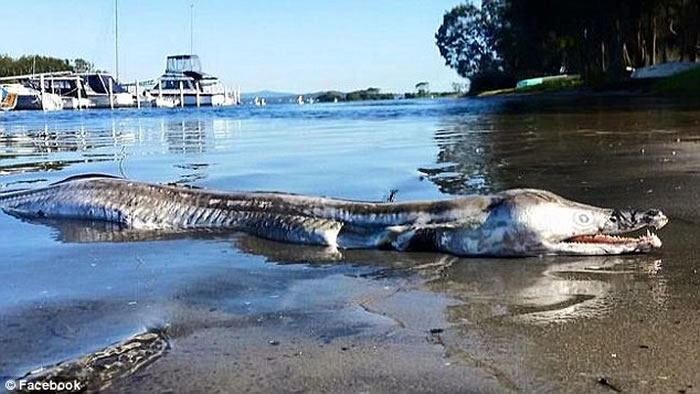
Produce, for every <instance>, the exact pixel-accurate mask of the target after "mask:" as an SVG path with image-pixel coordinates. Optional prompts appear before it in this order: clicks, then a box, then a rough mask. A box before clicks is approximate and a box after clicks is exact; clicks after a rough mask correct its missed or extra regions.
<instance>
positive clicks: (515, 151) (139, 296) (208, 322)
mask: <svg viewBox="0 0 700 394" xmlns="http://www.w3.org/2000/svg"><path fill="white" fill-rule="evenodd" d="M697 107H698V106H697V105H695V104H693V103H673V102H667V101H661V100H656V99H640V98H637V99H632V98H629V97H617V98H589V99H586V100H581V99H575V98H569V99H564V98H556V99H552V100H547V99H522V98H517V99H514V98H503V99H500V98H495V99H488V100H434V101H397V102H377V103H360V104H334V105H306V106H295V105H270V106H267V107H262V108H255V107H240V108H206V109H205V108H201V109H175V110H151V109H144V110H116V111H99V110H95V111H85V112H70V111H64V112H57V113H38V112H10V113H2V114H0V175H1V177H0V191H1V192H6V191H12V190H18V189H23V188H32V187H38V186H42V185H46V184H48V183H51V182H55V181H58V180H61V179H63V178H65V177H67V176H70V175H75V174H82V173H109V174H115V175H122V176H126V177H128V178H132V179H136V180H142V181H148V182H163V183H171V182H174V183H178V184H185V185H192V186H198V187H205V188H211V189H219V190H278V191H286V192H296V193H304V194H312V195H327V196H333V197H341V198H351V199H364V200H382V199H385V198H387V196H388V195H389V194H390V193H391V191H392V190H394V189H396V190H398V193H397V195H396V199H397V200H413V199H434V198H441V197H448V196H450V195H456V194H470V193H488V192H491V191H497V190H502V189H506V188H512V187H521V186H527V187H535V188H542V189H549V190H552V191H554V192H557V193H559V194H562V195H565V196H567V197H569V198H571V199H574V200H580V201H585V202H589V203H592V204H596V205H604V206H613V207H626V206H630V205H631V206H637V207H641V208H644V207H657V208H661V209H663V210H664V211H665V212H666V213H667V215H668V216H669V217H670V219H671V223H670V224H669V226H668V227H667V228H666V229H664V230H662V231H661V233H660V235H661V238H662V240H663V241H664V243H665V245H664V248H663V249H662V250H661V251H658V252H655V253H653V254H652V255H649V256H627V257H619V258H609V259H601V258H583V259H571V258H558V259H557V258H547V259H515V260H489V259H457V258H453V257H449V256H442V255H432V254H411V255H409V254H405V253H392V252H381V251H352V252H345V253H343V254H342V255H337V254H328V253H326V252H325V251H323V250H322V249H318V248H312V247H303V246H294V245H283V244H278V243H274V242H269V241H263V240H258V239H255V238H252V237H248V236H243V235H232V236H201V235H197V236H194V235H193V236H182V237H175V238H170V239H146V240H140V239H129V238H128V237H126V238H125V237H119V236H115V235H114V234H113V233H111V232H110V231H109V229H100V228H85V227H84V226H82V225H80V224H76V223H68V224H66V223H58V224H56V223H53V224H52V223H45V224H38V223H29V222H22V221H19V220H17V219H16V218H13V217H10V216H7V215H5V214H0V234H2V240H3V242H2V243H0V256H2V258H1V260H0V270H1V271H0V272H2V279H3V286H0V377H4V378H8V377H15V376H20V375H22V374H23V373H25V372H27V371H29V370H31V369H33V368H35V367H38V366H41V365H47V364H52V363H55V362H59V361H61V360H65V359H68V358H74V357H77V356H79V355H82V354H85V353H87V352H91V351H95V350H97V349H100V348H101V347H104V346H106V345H108V344H110V343H113V342H115V341H118V340H120V339H123V338H125V337H127V336H129V335H131V334H133V333H136V332H139V331H142V330H143V329H144V328H147V327H153V326H164V325H167V326H170V327H173V330H174V331H175V332H180V334H179V335H180V336H179V338H185V337H188V335H190V334H191V333H192V332H197V331H198V330H200V329H202V328H211V327H212V325H213V326H215V327H221V324H223V326H226V327H228V326H227V324H228V325H230V326H231V327H233V326H236V327H239V326H246V327H247V326H248V325H250V324H253V325H254V324H257V323H255V322H258V323H259V322H260V321H262V320H264V321H269V320H270V319H272V317H271V316H275V318H276V319H277V318H278V319H280V320H279V321H280V322H281V323H279V324H281V326H280V325H273V326H274V329H272V328H269V327H268V328H265V327H267V326H264V327H262V326H261V327H262V328H260V330H261V331H260V332H262V333H263V334H262V335H261V336H262V338H260V339H259V341H258V342H259V343H258V345H260V346H267V342H268V338H267V336H266V335H268V334H266V333H268V332H274V333H276V334H275V335H286V334H285V333H289V332H298V331H299V332H307V331H308V330H310V331H311V332H312V334H309V335H307V336H305V337H304V338H305V340H307V341H310V343H311V344H309V343H306V342H304V343H306V345H305V346H306V348H305V349H307V348H308V347H310V346H314V345H313V344H321V345H323V344H326V345H327V344H329V343H331V344H332V343H335V342H338V341H340V342H343V341H344V340H345V341H347V340H350V339H352V341H356V342H357V343H364V342H368V341H369V342H371V343H374V342H372V341H370V340H367V338H366V337H367V336H368V335H369V336H370V337H372V338H375V337H376V335H379V334H376V332H384V331H383V330H388V331H387V332H394V331H392V330H394V329H395V327H400V328H401V329H402V330H405V329H408V332H409V333H411V332H413V333H414V334H415V333H416V332H418V333H422V334H420V335H418V336H417V337H416V338H417V339H416V338H413V340H415V341H418V342H420V341H422V340H423V339H422V338H423V334H424V333H425V332H428V331H429V330H430V329H431V328H432V325H431V324H443V325H444V326H445V327H450V329H449V330H446V331H445V332H444V334H442V335H441V337H440V340H439V341H438V342H440V349H441V350H439V353H440V354H444V357H447V358H448V359H450V360H455V362H457V363H461V364H462V365H466V366H467V367H469V368H474V369H476V370H480V371H483V372H484V373H485V376H486V378H485V380H480V379H481V378H480V377H478V376H477V375H478V373H477V372H474V374H473V375H472V376H473V377H474V380H473V385H472V386H471V387H472V388H485V387H487V386H486V385H487V384H492V382H491V381H490V380H489V379H488V378H489V377H494V378H495V382H496V384H497V385H496V387H497V389H496V390H498V388H503V389H513V390H515V389H534V388H540V389H543V388H544V389H557V388H558V389H560V388H562V387H564V386H567V387H568V388H569V389H571V388H572V387H573V388H574V389H576V388H579V389H580V388H585V389H590V388H593V387H597V386H596V379H597V377H598V376H607V377H609V378H610V380H611V381H614V382H615V383H616V384H617V385H619V386H621V387H623V388H625V389H632V390H636V391H639V390H641V391H645V390H652V391H654V390H657V389H659V388H663V389H664V390H666V389H673V390H675V389H680V388H682V387H685V389H686V390H687V389H689V388H688V387H686V386H688V385H691V386H693V385H694V386H693V387H698V385H699V384H700V381H698V377H697V375H696V372H695V371H697V369H698V366H700V359H698V357H700V356H699V354H700V352H697V349H698V348H699V347H698V346H700V344H699V343H698V342H697V328H696V327H697V325H696V323H698V318H699V316H698V313H697V312H698V307H699V306H700V293H698V292H697V286H698V284H700V279H698V276H697V268H699V267H698V263H697V261H696V258H695V256H696V253H697V250H698V249H696V248H697V246H696V240H695V239H696V234H697V231H698V223H700V214H699V213H698V207H697V204H696V201H697V199H698V195H699V194H698V193H700V187H698V186H696V185H697V184H698V182H697V178H698V173H700V155H699V154H698V153H697V151H698V143H699V142H700V111H698V110H697V109H695V108H697ZM409 293H410V294H412V295H411V296H410V297H409V296H405V294H409ZM397 294H404V295H403V296H398V295H397ZM368 297H375V298H377V299H382V300H383V301H382V302H378V303H377V305H379V306H376V310H375V309H373V308H374V307H370V306H368V305H369V304H367V302H365V301H358V300H366V299H367V298H368ZM392 297H393V298H392ZM401 297H404V298H405V300H404V298H401ZM389 299H393V300H394V301H391V302H389V301H387V300H389ZM358 305H359V306H360V307H358V308H355V307H357V306H358ZM330 316H332V317H330ZM260 319H262V320H260ZM285 319H287V320H285ZM212 321H215V322H219V323H215V322H214V323H212ZM221 321H225V322H227V323H225V324H224V323H220V322H221ZM275 321H277V320H275ZM290 321H292V322H295V323H290ZM234 322H235V323H234ZM397 322H398V323H397ZM676 322H679V323H676ZM217 324H219V325H218V326H217ZM261 324H262V323H261ZM392 327H394V328H392ZM307 329H308V330H307ZM266 330H267V331H266ZM314 330H315V331H314ZM411 330H413V331H411ZM399 331H400V330H399ZM401 332H403V331H401ZM664 332H673V334H674V338H675V341H673V342H672V343H668V342H669V341H668V339H667V337H668V336H667V335H665V334H664ZM626 333H634V335H633V338H632V339H630V338H629V337H626ZM375 334H376V335H375ZM382 335H384V334H382ZM403 335H407V337H410V338H412V337H411V336H410V335H409V334H406V333H404V334H403ZM175 338H176V340H177V338H178V336H177V335H175ZM348 338H350V339H348ZM382 338H384V337H382ZM375 339H376V338H375ZM373 340H374V339H373ZM202 341H204V340H202ZM224 341H225V340H224ZM228 341H229V342H227V343H229V344H231V343H232V342H230V341H233V340H232V339H231V338H229V339H228ZM241 341H243V340H241ZM299 341H300V342H303V341H301V340H299ZM387 341H388V340H387ZM205 342H206V341H205ZM234 342H235V341H234ZM244 342H245V343H248V344H252V345H251V346H253V345H255V344H256V341H255V340H254V339H250V338H249V339H246V340H245V341H244ZM628 342H629V343H628ZM637 342H639V343H637ZM642 342H644V343H642ZM388 343H389V345H391V346H394V345H396V343H394V342H391V341H388ZM401 343H403V342H400V341H399V344H401ZM405 343H414V342H411V340H409V339H406V342H405ZM405 343H404V345H405ZM379 344H380V345H381V344H387V342H381V341H380V342H379ZM389 345H387V346H389ZM641 345H644V346H646V348H643V347H640V346H641ZM657 345H658V346H657ZM182 346H183V347H184V348H186V349H193V351H195V352H196V351H197V348H196V345H192V344H189V345H184V344H183V345H182ZM187 346H189V347H187ZM373 346H375V345H373ZM571 349H577V352H578V353H576V354H575V355H572V354H571ZM640 349H641V350H640ZM649 349H652V350H654V351H655V353H654V354H655V356H654V357H661V358H663V359H665V360H666V362H665V363H664V365H663V366H662V367H654V368H652V366H651V365H653V359H654V357H652V356H648V354H649V353H651V351H652V350H649ZM200 350H201V349H200ZM647 350H649V351H647ZM645 351H646V352H645ZM245 352H248V353H246V354H250V350H246V351H245ZM397 352H398V351H397ZM640 352H641V353H640ZM611 354H614V355H615V356H614V357H613V356H611ZM259 356H260V361H259V364H256V365H258V366H259V365H260V364H263V363H266V362H267V361H265V360H267V358H266V357H263V356H262V355H259ZM323 357H327V355H326V356H319V358H321V359H324V358H323ZM415 357H416V361H417V362H418V361H420V362H421V363H425V362H426V360H423V359H422V358H420V357H418V356H415ZM425 357H427V356H425ZM441 357H442V356H441ZM171 358H172V359H173V360H177V355H176V352H175V351H174V355H172V356H171ZM167 359H168V356H166V357H165V359H164V360H163V361H160V362H157V363H156V364H155V365H154V366H153V371H154V372H153V374H157V373H160V374H161V376H162V374H167V373H168V372H167V371H168V368H167V367H163V365H165V366H167V365H168V364H167V362H166V361H167ZM370 359H371V357H370ZM475 360H476V361H475ZM209 361H210V362H211V360H209ZM268 361H269V360H268ZM428 361H435V360H434V359H429V360H428ZM438 361H439V359H438ZM173 362H176V361H173ZM360 362H363V363H366V362H367V359H366V358H360ZM439 362H440V363H442V361H439ZM205 364H206V362H205ZM409 364H410V363H409ZM435 365H436V368H438V366H440V367H442V364H439V365H438V364H435ZM159 368H161V370H160V372H158V371H159ZM249 368H251V369H254V368H253V367H249ZM310 368H312V369H313V368H321V370H320V372H318V374H321V375H323V367H310ZM406 368H410V365H407V366H406ZM553 371H554V372H553ZM273 372H274V369H273V370H272V371H271V373H273ZM652 375H653V376H652ZM430 376H433V378H436V377H439V376H441V375H439V373H438V372H437V370H436V371H435V374H434V375H430ZM4 378H3V379H4ZM418 378H420V376H419V377H418ZM144 379H146V380H147V381H148V382H150V383H148V384H150V385H152V386H153V387H154V389H158V388H161V389H162V388H164V387H165V386H166V385H165V384H164V383H163V382H161V381H158V380H157V379H151V380H148V379H147V378H144ZM241 379H246V378H243V377H241V378H239V379H238V380H237V382H238V383H240V382H241ZM248 379H249V380H251V381H253V380H254V379H252V378H250V377H248ZM425 379H427V380H426V382H429V381H430V378H428V377H426V378H425ZM367 380H368V381H369V380H371V379H367ZM139 382H140V384H144V383H143V380H141V381H139ZM443 382H449V380H447V379H446V380H444V381H443ZM489 382H491V383H489ZM365 383H366V382H365ZM256 384H257V383H256ZM299 384H300V385H301V386H300V387H302V388H304V387H305V386H303V384H301V383H299ZM316 384H318V385H319V386H316V387H317V388H318V387H331V388H332V386H324V385H323V384H325V383H323V384H322V383H319V382H316ZM406 384H407V383H406ZM247 387H249V388H250V389H253V390H255V389H259V390H263V389H269V388H271V387H272V388H274V387H275V386H274V385H273V386H256V385H251V386H247ZM371 387H381V388H385V389H386V388H387V387H385V386H371ZM413 387H414V390H417V389H416V387H421V386H413ZM444 387H445V388H454V387H455V386H449V385H447V383H445V386H444ZM456 387H459V386H456ZM180 388H181V387H180ZM305 388H307V389H308V388H309V387H308V386H307V387H305ZM388 388H389V389H392V388H394V389H396V387H393V386H392V387H388Z"/></svg>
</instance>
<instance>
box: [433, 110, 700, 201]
mask: <svg viewBox="0 0 700 394" xmlns="http://www.w3.org/2000/svg"><path fill="white" fill-rule="evenodd" d="M651 111H652V115H650V113H649V112H650V110H649V109H643V110H638V109H634V108H629V109H628V110H627V111H624V112H611V111H604V110H600V111H593V112H584V111H580V112H576V113H547V112H545V113H520V112H517V111H516V112H507V111H506V112H502V113H489V114H484V115H481V116H474V115H459V116H446V117H443V118H442V119H441V121H440V123H439V125H438V127H437V128H436V130H435V132H434V141H435V144H436V146H437V148H438V153H437V155H436V157H435V164H433V165H431V166H424V167H422V168H420V169H419V171H420V172H421V173H422V174H424V176H425V177H426V178H428V179H430V180H431V181H432V182H434V183H435V184H436V185H437V186H438V187H439V188H440V190H441V191H442V192H444V193H449V194H469V193H478V192H490V191H497V190H502V189H506V188H512V187H522V186H529V187H539V188H549V189H554V190H557V191H559V192H561V193H568V194H573V195H579V194H581V192H582V191H585V190H588V189H594V188H605V187H608V186H609V185H610V184H611V183H615V184H617V185H620V181H621V180H622V181H623V182H624V184H625V185H626V186H629V185H630V184H633V185H634V183H640V182H643V179H645V178H648V177H653V176H654V175H657V174H658V173H659V171H660V170H664V171H668V170H671V171H678V172H680V171H687V170H688V168H689V167H690V168H693V169H697V168H699V167H700V156H698V155H697V154H696V153H695V152H696V149H695V147H694V145H695V142H694V141H695V140H696V139H697V137H698V129H697V122H696V120H693V119H697V118H696V116H697V113H696V112H674V116H668V115H667V114H666V113H665V112H663V111H661V110H659V109H653V110H651ZM656 111H658V114H657V112H656ZM650 116H651V117H654V122H650V121H649V118H650ZM640 179H641V180H642V181H640ZM646 189H648V188H646ZM646 189H645V191H646Z"/></svg>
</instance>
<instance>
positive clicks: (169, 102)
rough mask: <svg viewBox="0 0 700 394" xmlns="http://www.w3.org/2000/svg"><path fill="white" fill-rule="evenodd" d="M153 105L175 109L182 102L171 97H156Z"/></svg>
mask: <svg viewBox="0 0 700 394" xmlns="http://www.w3.org/2000/svg"><path fill="white" fill-rule="evenodd" d="M153 103H154V105H155V106H156V107H158V108H175V107H177V106H178V105H180V100H177V99H173V98H171V97H156V99H155V100H154V102H153Z"/></svg>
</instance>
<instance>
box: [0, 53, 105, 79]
mask: <svg viewBox="0 0 700 394" xmlns="http://www.w3.org/2000/svg"><path fill="white" fill-rule="evenodd" d="M58 71H71V72H78V73H83V72H97V70H95V66H94V65H93V64H92V63H90V62H89V61H87V60H85V59H80V58H78V59H74V60H72V61H71V60H69V59H59V58H55V57H50V56H39V55H28V56H27V55H25V56H20V57H18V58H13V57H11V56H9V55H0V77H9V76H13V75H24V74H38V73H47V72H58Z"/></svg>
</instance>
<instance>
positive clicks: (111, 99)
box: [109, 78, 114, 109]
mask: <svg viewBox="0 0 700 394" xmlns="http://www.w3.org/2000/svg"><path fill="white" fill-rule="evenodd" d="M113 90H114V88H113V87H112V78H109V108H111V109H114V94H113Z"/></svg>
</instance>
